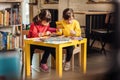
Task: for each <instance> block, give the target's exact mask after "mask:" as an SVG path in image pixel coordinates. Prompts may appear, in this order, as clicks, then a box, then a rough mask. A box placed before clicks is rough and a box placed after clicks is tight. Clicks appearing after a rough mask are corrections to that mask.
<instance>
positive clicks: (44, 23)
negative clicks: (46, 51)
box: [41, 20, 49, 26]
mask: <svg viewBox="0 0 120 80" xmlns="http://www.w3.org/2000/svg"><path fill="white" fill-rule="evenodd" d="M41 24H42V25H43V26H48V25H49V22H47V21H45V20H43V21H41Z"/></svg>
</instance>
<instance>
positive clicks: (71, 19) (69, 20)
mask: <svg viewBox="0 0 120 80" xmlns="http://www.w3.org/2000/svg"><path fill="white" fill-rule="evenodd" d="M65 21H66V23H68V24H71V23H72V21H73V17H71V18H69V19H68V20H65Z"/></svg>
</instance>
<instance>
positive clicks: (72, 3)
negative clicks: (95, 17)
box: [33, 0, 113, 26]
mask: <svg viewBox="0 0 120 80" xmlns="http://www.w3.org/2000/svg"><path fill="white" fill-rule="evenodd" d="M38 1H39V2H38V5H37V6H33V16H35V15H36V14H38V13H39V10H40V9H43V8H49V9H59V13H58V15H59V20H60V19H62V11H63V10H64V9H65V8H68V7H69V8H73V9H74V11H78V10H79V11H88V10H100V11H112V10H113V5H112V4H110V3H103V4H102V3H101V4H87V3H86V2H87V1H88V0H59V4H44V0H38ZM75 17H76V19H77V20H78V21H79V22H80V24H81V26H85V15H82V14H75Z"/></svg>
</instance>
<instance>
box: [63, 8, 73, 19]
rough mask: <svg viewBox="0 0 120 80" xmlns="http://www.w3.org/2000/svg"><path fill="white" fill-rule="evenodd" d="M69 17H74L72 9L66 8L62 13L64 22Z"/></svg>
mask: <svg viewBox="0 0 120 80" xmlns="http://www.w3.org/2000/svg"><path fill="white" fill-rule="evenodd" d="M71 17H74V12H73V9H71V8H66V9H65V10H64V11H63V18H64V19H65V20H68V19H69V18H71Z"/></svg>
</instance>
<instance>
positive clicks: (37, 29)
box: [28, 23, 56, 38]
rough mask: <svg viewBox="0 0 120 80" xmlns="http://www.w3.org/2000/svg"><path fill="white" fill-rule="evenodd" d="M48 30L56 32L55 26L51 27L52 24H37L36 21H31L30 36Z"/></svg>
mask: <svg viewBox="0 0 120 80" xmlns="http://www.w3.org/2000/svg"><path fill="white" fill-rule="evenodd" d="M47 31H50V32H55V31H56V29H55V28H50V25H48V26H43V25H41V24H39V25H35V24H34V23H31V25H30V30H29V34H28V38H34V37H38V34H39V33H45V32H47Z"/></svg>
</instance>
